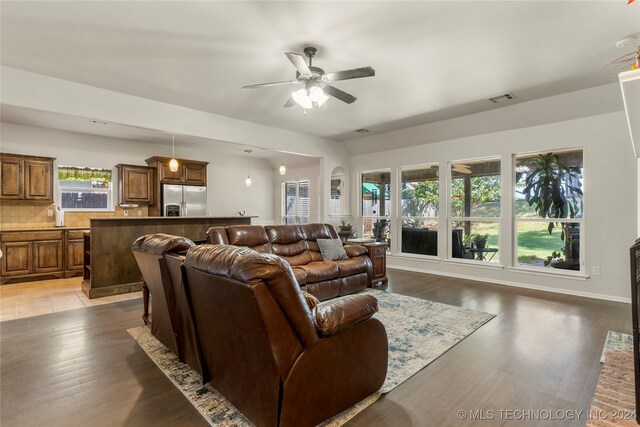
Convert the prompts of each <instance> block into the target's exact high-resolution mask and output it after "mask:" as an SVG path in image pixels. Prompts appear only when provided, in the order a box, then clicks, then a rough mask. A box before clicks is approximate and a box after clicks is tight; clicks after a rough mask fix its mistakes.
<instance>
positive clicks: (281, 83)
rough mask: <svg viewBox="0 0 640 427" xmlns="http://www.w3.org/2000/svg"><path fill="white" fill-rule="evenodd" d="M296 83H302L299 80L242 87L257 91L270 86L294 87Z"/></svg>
mask: <svg viewBox="0 0 640 427" xmlns="http://www.w3.org/2000/svg"><path fill="white" fill-rule="evenodd" d="M296 83H300V82H299V81H298V80H287V81H284V82H271V83H260V84H257V85H247V86H242V89H257V88H261V87H270V86H282V85H294V84H296Z"/></svg>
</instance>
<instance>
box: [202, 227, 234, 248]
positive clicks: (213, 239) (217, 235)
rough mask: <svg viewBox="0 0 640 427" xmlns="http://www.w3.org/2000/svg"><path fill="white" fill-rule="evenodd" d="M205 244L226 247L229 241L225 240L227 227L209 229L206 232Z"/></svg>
mask: <svg viewBox="0 0 640 427" xmlns="http://www.w3.org/2000/svg"><path fill="white" fill-rule="evenodd" d="M207 243H209V244H210V245H228V244H229V239H227V227H224V226H218V227H210V228H209V229H208V230H207Z"/></svg>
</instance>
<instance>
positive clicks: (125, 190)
mask: <svg viewBox="0 0 640 427" xmlns="http://www.w3.org/2000/svg"><path fill="white" fill-rule="evenodd" d="M116 167H117V168H118V189H119V191H118V203H119V204H136V205H150V204H152V203H153V198H154V192H155V180H154V174H155V169H154V168H152V167H147V166H136V165H124V164H119V165H116Z"/></svg>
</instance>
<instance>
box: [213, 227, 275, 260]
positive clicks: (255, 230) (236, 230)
mask: <svg viewBox="0 0 640 427" xmlns="http://www.w3.org/2000/svg"><path fill="white" fill-rule="evenodd" d="M207 243H209V244H212V245H234V246H246V247H248V248H251V249H253V250H254V251H256V252H260V253H267V254H268V253H271V245H270V244H269V238H268V237H267V232H266V231H265V229H264V227H263V226H261V225H231V226H227V227H211V228H209V230H208V231H207Z"/></svg>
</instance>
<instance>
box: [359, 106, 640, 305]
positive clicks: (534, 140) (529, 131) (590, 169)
mask: <svg viewBox="0 0 640 427" xmlns="http://www.w3.org/2000/svg"><path fill="white" fill-rule="evenodd" d="M514 107H515V106H514ZM499 111H500V110H496V111H495V112H494V113H495V114H499ZM422 132H423V129H422V128H421V127H415V128H407V129H402V130H399V131H395V132H389V133H387V134H384V135H382V136H381V135H376V136H375V138H376V139H380V138H387V141H397V140H403V139H409V140H411V141H417V140H419V139H420V138H424V137H425V136H424V135H423V134H422ZM365 142H366V141H365ZM363 143H364V142H363ZM565 147H566V148H568V147H583V148H584V168H585V198H584V204H585V218H584V232H585V246H586V253H585V254H583V256H584V260H585V263H586V264H585V272H586V273H587V274H589V273H590V272H591V271H592V267H593V266H595V265H598V266H600V268H601V273H602V275H601V276H591V277H590V278H588V279H586V280H580V279H576V278H564V277H556V276H551V275H536V274H531V273H523V272H518V271H516V270H512V269H510V268H509V265H510V263H511V254H510V253H511V250H510V247H512V242H513V239H514V236H513V231H512V224H511V222H510V221H509V217H508V216H505V215H504V214H503V220H502V222H501V224H500V230H501V236H500V254H501V259H502V262H503V263H504V265H505V268H503V269H490V268H486V267H484V268H483V267H481V266H477V267H476V266H466V265H465V266H461V265H458V264H455V263H450V262H445V261H426V260H416V259H415V258H409V257H402V256H398V255H395V256H391V257H390V259H389V260H388V264H389V265H390V266H397V267H402V268H408V269H416V270H422V271H431V272H436V273H440V274H448V275H453V276H460V277H469V278H475V279H479V280H483V281H490V282H493V283H503V284H510V285H520V286H527V287H532V288H538V289H545V290H550V291H557V292H563V293H571V294H577V295H585V296H592V297H598V298H605V299H614V300H624V301H628V299H629V297H630V285H629V283H628V282H629V278H628V275H629V265H628V263H629V261H628V248H629V247H630V246H631V244H632V243H633V242H634V240H635V238H636V237H637V236H636V233H637V224H636V222H637V209H638V204H637V186H638V178H637V168H638V163H637V160H636V158H635V156H634V155H633V150H632V146H631V143H630V142H629V136H628V130H627V124H626V117H625V115H624V112H623V111H618V112H613V113H607V114H601V115H595V116H590V117H585V118H580V119H574V120H568V121H563V122H557V123H551V124H545V125H541V126H533V127H526V128H521V129H515V130H507V131H501V132H493V133H487V134H482V135H476V136H468V137H464V138H457V139H451V140H447V141H442V142H435V143H431V144H423V145H417V146H415V147H408V148H401V149H396V150H388V151H383V152H378V153H372V154H361V155H357V156H354V157H352V162H351V170H352V183H354V184H353V185H352V188H353V189H354V193H353V194H359V193H358V192H357V189H358V185H357V184H356V183H358V182H359V173H360V172H361V171H364V170H372V169H382V168H392V188H399V185H398V182H397V168H399V167H401V166H409V165H419V164H424V163H433V162H439V163H440V168H441V170H446V168H447V167H448V166H447V162H448V161H451V160H464V159H472V158H477V157H488V156H499V157H501V159H502V161H503V168H505V167H509V166H508V165H510V162H511V156H512V154H514V153H518V152H530V151H544V150H553V149H558V148H565ZM503 176H504V175H503ZM506 176H507V178H506V180H505V181H506V182H503V202H502V211H503V212H509V211H510V209H511V203H512V198H513V194H512V193H511V191H510V188H511V180H512V178H511V174H506ZM444 186H445V183H442V184H441V192H442V191H443V190H442V189H443V187H444ZM395 193H396V195H397V192H395ZM393 197H394V198H396V199H395V200H396V201H397V196H393ZM351 209H352V213H354V215H355V214H356V212H358V211H357V210H356V209H357V197H354V198H352V207H351ZM397 211H398V209H397V208H396V209H395V212H397ZM441 215H442V218H441V221H440V224H441V225H440V233H439V234H440V236H443V235H446V234H445V226H446V218H444V215H445V213H444V212H442V213H441ZM393 227H394V228H395V231H396V233H395V236H397V235H398V234H397V229H398V225H397V221H393ZM392 239H393V240H394V242H393V243H394V247H393V252H394V253H396V254H397V252H398V239H397V238H394V237H392ZM440 240H441V242H440V243H441V244H440V245H439V253H440V254H444V253H447V248H446V246H445V245H446V242H444V240H446V239H440Z"/></svg>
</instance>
